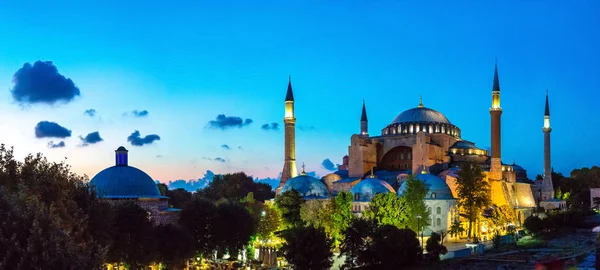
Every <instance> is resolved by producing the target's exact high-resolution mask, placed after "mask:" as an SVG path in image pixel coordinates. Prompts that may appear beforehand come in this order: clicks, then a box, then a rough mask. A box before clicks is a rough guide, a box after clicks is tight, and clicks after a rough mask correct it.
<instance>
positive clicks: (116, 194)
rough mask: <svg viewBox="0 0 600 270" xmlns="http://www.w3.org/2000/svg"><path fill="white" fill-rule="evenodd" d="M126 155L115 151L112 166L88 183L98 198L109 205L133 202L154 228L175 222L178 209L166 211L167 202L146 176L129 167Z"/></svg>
mask: <svg viewBox="0 0 600 270" xmlns="http://www.w3.org/2000/svg"><path fill="white" fill-rule="evenodd" d="M128 152H129V151H127V149H125V147H123V146H121V147H119V148H118V149H117V150H115V163H116V164H115V166H112V167H108V168H106V169H104V170H102V171H101V172H99V173H98V174H96V176H94V177H93V178H92V180H90V185H91V186H92V188H93V189H94V190H95V192H96V194H97V196H98V197H99V198H101V199H104V200H107V201H109V202H112V203H118V202H123V201H134V202H136V203H137V204H138V205H139V206H141V207H142V208H143V209H145V210H146V211H147V212H148V217H149V218H150V220H152V222H153V223H154V224H156V225H164V224H167V223H171V222H174V221H175V220H177V218H178V217H179V215H178V213H179V209H176V208H169V202H168V199H169V198H168V197H165V196H161V195H160V191H159V190H158V187H157V186H156V183H155V182H154V180H152V178H151V177H150V176H149V175H148V174H146V173H145V172H143V171H142V170H140V169H138V168H136V167H133V166H129V164H128V160H129V157H128Z"/></svg>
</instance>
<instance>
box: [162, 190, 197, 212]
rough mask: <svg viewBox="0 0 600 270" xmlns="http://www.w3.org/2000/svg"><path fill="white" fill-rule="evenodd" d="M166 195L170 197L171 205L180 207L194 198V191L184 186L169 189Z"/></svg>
mask: <svg viewBox="0 0 600 270" xmlns="http://www.w3.org/2000/svg"><path fill="white" fill-rule="evenodd" d="M166 196H167V197H169V205H170V206H171V207H173V208H179V209H181V208H182V207H183V206H184V205H185V204H186V203H187V202H189V201H191V200H192V193H191V192H189V191H187V190H185V189H183V188H178V189H174V190H167V195H166Z"/></svg>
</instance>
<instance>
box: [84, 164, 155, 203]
mask: <svg viewBox="0 0 600 270" xmlns="http://www.w3.org/2000/svg"><path fill="white" fill-rule="evenodd" d="M90 184H91V185H92V186H93V187H94V188H95V189H96V193H97V194H98V197H101V198H107V199H136V198H163V197H162V196H161V195H160V191H159V190H158V187H157V186H156V183H155V182H154V180H152V178H151V177H150V176H149V175H148V174H146V173H145V172H143V171H142V170H140V169H138V168H135V167H131V166H121V165H119V166H112V167H110V168H106V169H104V170H103V171H101V172H99V173H98V174H96V176H94V178H92V180H91V181H90Z"/></svg>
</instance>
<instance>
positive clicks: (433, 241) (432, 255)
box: [425, 232, 448, 261]
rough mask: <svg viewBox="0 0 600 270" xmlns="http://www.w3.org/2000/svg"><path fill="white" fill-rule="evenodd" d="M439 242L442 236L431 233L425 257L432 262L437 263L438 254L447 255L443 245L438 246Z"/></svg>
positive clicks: (426, 245)
mask: <svg viewBox="0 0 600 270" xmlns="http://www.w3.org/2000/svg"><path fill="white" fill-rule="evenodd" d="M441 241H442V236H441V235H440V234H438V233H436V232H432V233H431V237H429V239H427V242H426V244H425V250H427V257H429V259H431V260H432V261H439V260H440V254H442V255H443V254H446V253H448V249H447V248H446V247H445V246H444V245H442V244H440V242H441Z"/></svg>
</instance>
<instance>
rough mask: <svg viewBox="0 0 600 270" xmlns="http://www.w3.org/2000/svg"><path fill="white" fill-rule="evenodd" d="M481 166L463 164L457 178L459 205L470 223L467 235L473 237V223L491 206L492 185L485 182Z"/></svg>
mask: <svg viewBox="0 0 600 270" xmlns="http://www.w3.org/2000/svg"><path fill="white" fill-rule="evenodd" d="M484 177H485V176H484V175H483V172H482V171H481V166H479V165H477V164H473V163H463V164H461V165H460V171H459V172H458V177H457V178H456V191H457V193H458V205H459V206H460V209H461V211H464V213H463V214H464V216H465V217H466V218H467V220H468V221H469V228H468V229H467V235H468V237H469V238H470V237H471V230H472V228H473V222H475V221H476V220H477V218H478V217H479V216H480V214H481V212H482V211H483V208H484V207H487V206H490V205H491V198H490V185H489V183H488V182H487V181H485V180H484Z"/></svg>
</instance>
